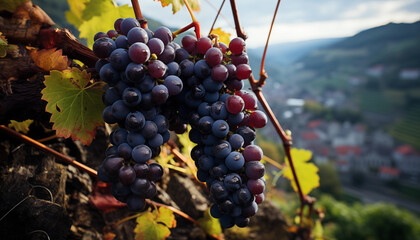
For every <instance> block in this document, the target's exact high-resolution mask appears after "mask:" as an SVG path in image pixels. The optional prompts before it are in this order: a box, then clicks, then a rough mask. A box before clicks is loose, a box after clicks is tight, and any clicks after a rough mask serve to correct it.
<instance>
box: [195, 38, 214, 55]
mask: <svg viewBox="0 0 420 240" xmlns="http://www.w3.org/2000/svg"><path fill="white" fill-rule="evenodd" d="M212 46H213V43H212V42H211V40H210V39H209V38H208V37H202V38H199V39H198V40H197V42H196V43H195V48H196V50H197V52H198V53H201V54H205V53H206V52H207V50H209V49H210V48H211V47H212Z"/></svg>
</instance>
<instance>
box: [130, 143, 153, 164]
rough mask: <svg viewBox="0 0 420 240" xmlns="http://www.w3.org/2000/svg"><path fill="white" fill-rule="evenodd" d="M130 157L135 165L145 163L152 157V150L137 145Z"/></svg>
mask: <svg viewBox="0 0 420 240" xmlns="http://www.w3.org/2000/svg"><path fill="white" fill-rule="evenodd" d="M131 156H132V158H133V160H134V161H136V162H137V163H145V162H147V161H149V159H150V158H151V157H152V150H151V149H150V148H149V147H148V146H146V145H138V146H136V147H134V148H133V151H132V152H131Z"/></svg>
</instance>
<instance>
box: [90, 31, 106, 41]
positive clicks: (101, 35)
mask: <svg viewBox="0 0 420 240" xmlns="http://www.w3.org/2000/svg"><path fill="white" fill-rule="evenodd" d="M105 37H108V34H106V33H104V32H97V33H96V34H95V36H93V41H96V40H98V39H99V38H105Z"/></svg>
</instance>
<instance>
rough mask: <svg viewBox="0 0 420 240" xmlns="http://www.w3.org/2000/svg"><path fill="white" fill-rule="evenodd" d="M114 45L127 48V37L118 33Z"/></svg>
mask: <svg viewBox="0 0 420 240" xmlns="http://www.w3.org/2000/svg"><path fill="white" fill-rule="evenodd" d="M115 46H116V47H117V49H118V48H124V49H128V46H129V45H128V39H127V37H126V36H124V35H120V36H118V37H117V38H116V39H115Z"/></svg>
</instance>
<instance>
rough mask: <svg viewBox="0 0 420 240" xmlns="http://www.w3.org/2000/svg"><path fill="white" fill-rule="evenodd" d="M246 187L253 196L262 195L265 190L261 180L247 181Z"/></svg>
mask: <svg viewBox="0 0 420 240" xmlns="http://www.w3.org/2000/svg"><path fill="white" fill-rule="evenodd" d="M246 186H247V187H248V189H249V191H250V192H251V193H252V194H253V195H256V194H260V193H263V192H264V189H265V183H264V181H263V180H261V179H249V180H248V182H247V183H246Z"/></svg>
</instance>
